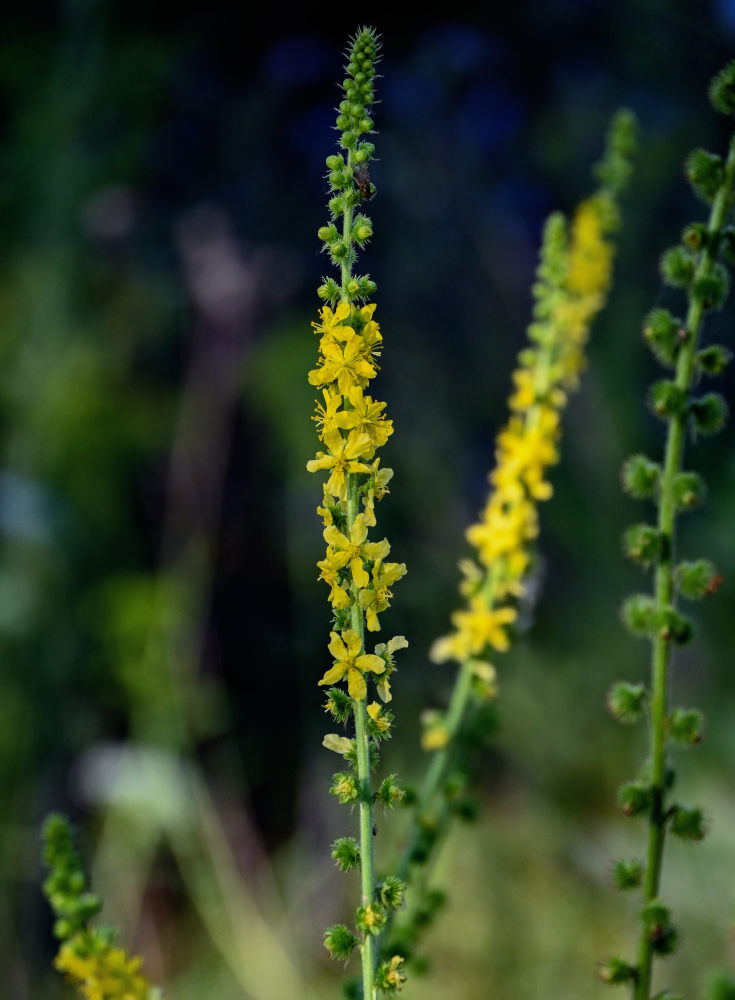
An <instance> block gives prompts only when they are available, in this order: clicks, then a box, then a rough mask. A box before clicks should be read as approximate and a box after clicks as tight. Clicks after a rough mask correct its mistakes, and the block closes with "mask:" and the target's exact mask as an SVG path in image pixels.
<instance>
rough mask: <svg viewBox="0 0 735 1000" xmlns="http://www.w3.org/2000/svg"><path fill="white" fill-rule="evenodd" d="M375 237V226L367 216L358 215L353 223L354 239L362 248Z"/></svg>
mask: <svg viewBox="0 0 735 1000" xmlns="http://www.w3.org/2000/svg"><path fill="white" fill-rule="evenodd" d="M372 235H373V224H372V222H371V221H370V219H368V217H367V216H366V215H356V216H355V219H354V222H353V223H352V238H353V240H355V242H356V243H358V244H359V245H360V246H362V245H363V244H364V243H367V241H368V240H369V239H370V237H371V236H372Z"/></svg>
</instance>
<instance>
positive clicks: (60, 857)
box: [43, 815, 161, 1000]
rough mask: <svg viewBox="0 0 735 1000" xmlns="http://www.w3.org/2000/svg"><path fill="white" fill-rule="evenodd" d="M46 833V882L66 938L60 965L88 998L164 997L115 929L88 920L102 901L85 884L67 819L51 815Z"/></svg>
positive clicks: (59, 930)
mask: <svg viewBox="0 0 735 1000" xmlns="http://www.w3.org/2000/svg"><path fill="white" fill-rule="evenodd" d="M43 839H44V860H45V862H46V864H47V865H48V867H49V868H50V872H49V875H48V877H47V879H46V881H45V882H44V887H43V888H44V892H45V893H46V896H47V897H48V900H49V902H50V903H51V906H52V908H53V910H54V913H55V915H56V918H57V919H56V923H55V925H54V933H55V934H56V936H57V937H58V938H60V939H61V941H62V944H61V947H60V948H59V953H58V955H57V956H56V960H55V963H54V964H55V965H56V968H57V969H58V970H59V972H63V973H65V975H66V976H67V977H68V979H69V981H70V982H71V983H72V985H73V986H74V987H75V988H76V989H77V991H78V993H79V994H80V996H82V997H85V998H86V1000H160V998H161V994H160V991H159V990H158V989H156V988H153V987H151V986H150V985H149V983H148V981H147V979H146V978H145V976H144V974H143V971H142V968H141V966H142V961H141V959H140V958H137V957H131V956H129V955H128V954H127V953H126V952H125V951H124V950H123V949H122V948H120V947H118V946H117V945H116V943H115V933H114V931H112V930H111V929H109V928H91V927H90V926H89V921H90V919H91V918H92V917H93V916H95V915H96V914H97V913H98V912H99V910H100V908H101V903H100V900H99V898H98V897H97V896H95V895H94V894H93V893H91V892H89V891H88V890H87V880H86V877H85V874H84V870H83V868H82V864H81V861H80V860H79V856H78V855H77V852H76V850H75V849H74V844H73V841H72V835H71V830H70V827H69V823H68V821H67V820H66V819H65V818H64V817H63V816H58V815H51V816H49V817H48V819H47V820H46V823H45V825H44V830H43Z"/></svg>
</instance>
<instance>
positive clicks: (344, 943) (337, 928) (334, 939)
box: [324, 924, 360, 961]
mask: <svg viewBox="0 0 735 1000" xmlns="http://www.w3.org/2000/svg"><path fill="white" fill-rule="evenodd" d="M359 943H360V939H359V938H358V937H356V936H355V935H354V934H353V933H352V931H351V930H350V929H349V928H348V927H345V925H344V924H332V926H331V927H327V929H326V930H325V931H324V947H325V948H326V949H327V951H328V952H329V957H330V958H335V959H338V960H341V961H346V960H347V959H348V958H349V957H350V955H351V954H352V950H353V948H355V947H356V946H357V945H359Z"/></svg>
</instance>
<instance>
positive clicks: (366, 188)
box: [353, 163, 375, 200]
mask: <svg viewBox="0 0 735 1000" xmlns="http://www.w3.org/2000/svg"><path fill="white" fill-rule="evenodd" d="M353 179H354V181H355V184H356V185H357V188H358V190H359V192H360V194H361V195H362V197H363V198H364V199H365V200H369V199H370V198H372V196H373V195H374V194H375V185H374V184H371V183H370V171H369V170H368V165H367V163H359V164H358V165H357V166H356V167H355V168H354V173H353Z"/></svg>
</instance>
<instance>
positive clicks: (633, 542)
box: [623, 524, 664, 568]
mask: <svg viewBox="0 0 735 1000" xmlns="http://www.w3.org/2000/svg"><path fill="white" fill-rule="evenodd" d="M623 551H624V552H625V555H626V556H627V557H628V559H631V560H632V561H633V562H634V563H636V564H637V565H638V566H643V567H645V568H647V567H648V566H653V565H654V563H657V562H658V561H659V560H660V559H661V557H662V555H663V553H664V540H663V535H662V534H661V532H660V531H659V530H658V528H655V527H654V526H653V525H652V524H633V525H631V526H630V527H629V528H627V529H626V531H625V533H624V535H623Z"/></svg>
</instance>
